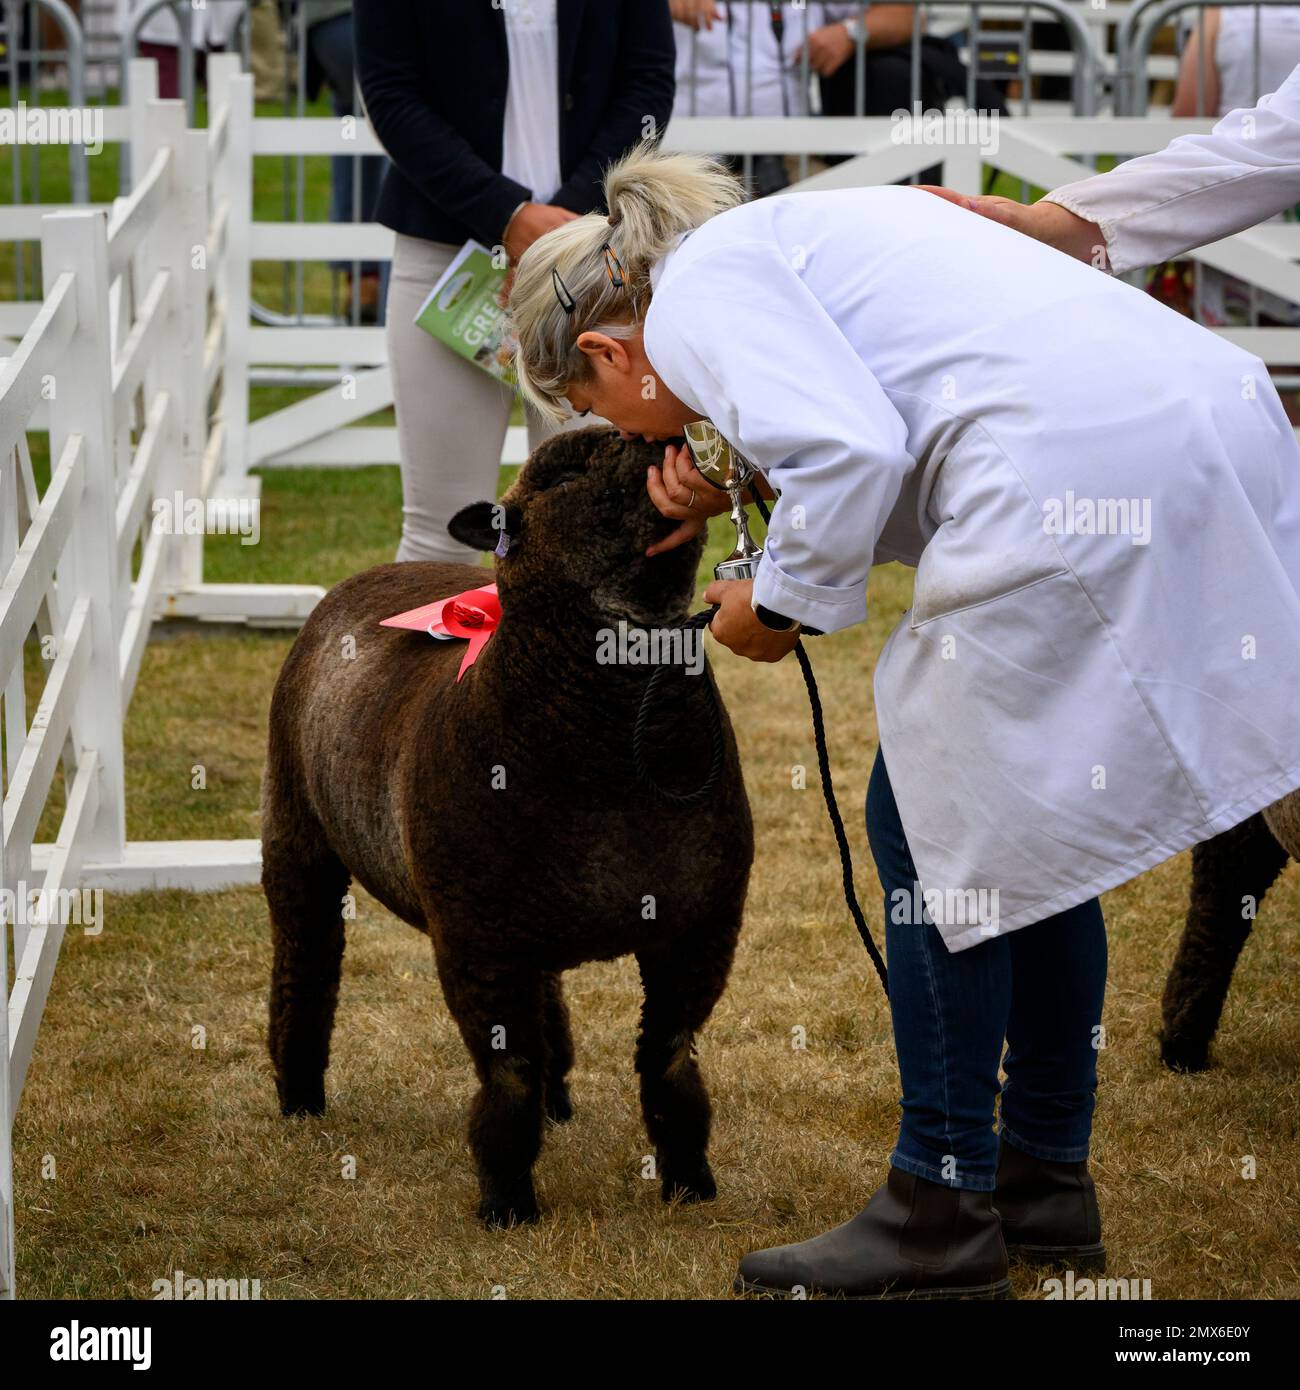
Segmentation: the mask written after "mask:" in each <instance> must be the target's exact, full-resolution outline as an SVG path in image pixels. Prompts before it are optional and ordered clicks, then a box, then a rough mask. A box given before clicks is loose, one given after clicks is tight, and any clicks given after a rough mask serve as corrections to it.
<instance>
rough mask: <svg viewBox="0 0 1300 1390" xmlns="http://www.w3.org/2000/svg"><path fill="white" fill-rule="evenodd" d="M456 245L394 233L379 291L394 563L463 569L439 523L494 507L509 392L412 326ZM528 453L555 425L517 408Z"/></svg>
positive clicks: (455, 545)
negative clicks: (393, 427)
mask: <svg viewBox="0 0 1300 1390" xmlns="http://www.w3.org/2000/svg"><path fill="white" fill-rule="evenodd" d="M459 249H460V248H459V247H456V246H449V245H446V244H444V243H443V242H438V241H426V240H424V239H423V238H421V237H409V236H402V235H400V234H399V235H398V237H397V241H396V245H395V247H394V249H393V271H392V277H391V279H390V281H389V285H388V329H387V331H388V361H389V365H390V367H391V369H392V373H393V404H394V405H395V407H396V409H397V441H398V447H399V449H400V451H401V456H402V541H401V544H400V545H399V546H398V548H397V558H398V559H399V560H450V561H459V562H462V563H467V564H474V563H476V561H477V558H478V557H477V556H476V554H475V553H474V552H473V551H472V550H470V549H468V547H466V546H463V545H461V544H460V543H459V542H457V541H454V540H452V538H451V537H450V536H449V535H448V534H447V523H448V521H450V520H451V518H452V517H453V516H455V515H456V513H457V512H458V511H459V510H460V509H461V508H462V507H465V506H468V505H469V504H470V503H471V502H479V501H482V500H484V499H487V500H489V501H492V500H495V498H496V495H497V480H498V471H497V470H498V466H499V465H500V462H501V446H502V444H503V443H504V442H505V435H506V427H507V426H508V424H509V423H510V407H511V404H512V403H513V401H514V392H513V391H512V390H511V389H510V387H508V386H503V385H502V384H501V383H500V382H499V381H496V380H495V379H494V378H493V377H490V376H489V375H488V374H487V372H485V371H484V370H483V369H482V368H481V367H476V366H474V365H473V363H471V362H468V361H467V360H466V359H465V358H463V357H461V356H459V355H458V354H456V353H455V352H453V351H452V350H451V348H449V347H447V346H445V345H444V344H443V343H440V342H438V341H437V339H435V338H431V337H430V336H429V335H428V334H427V333H426V332H425V331H424V329H422V328H417V327H416V326H415V316H416V314H417V313H419V311H420V305H421V304H423V303H424V301H425V299H426V298H427V296H428V293H429V291H430V290H431V289H432V288H433V286H434V284H435V282H436V281H437V279H438V277H439V276H440V275H441V274H442V273H443V271H444V270H446V268H447V266H448V265H449V264H450V262H451V259H452V257H453V256H455V254H456V252H457V251H458V250H459ZM525 414H526V417H527V422H528V448H529V450H530V451H531V450H533V449H535V448H536V447H537V446H538V444H540V443H541V442H542V440H543V439H546V438H548V437H549V436H550V435H552V434H554V433H556V431H557V428H573V427H576V426H579V425H585V424H589V423H590V421H589V420H575V421H574V422H573V426H570V425H567V424H566V425H565V426H562V427H557V426H555V425H553V424H552V423H551V422H550V421H549V420H547V419H546V418H545V417H544V416H542V415H539V414H538V413H537V412H536V411H535V410H533V409H532V407H531V406H529V407H526V409H525Z"/></svg>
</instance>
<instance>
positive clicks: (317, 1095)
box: [275, 1077, 325, 1116]
mask: <svg viewBox="0 0 1300 1390" xmlns="http://www.w3.org/2000/svg"><path fill="white" fill-rule="evenodd" d="M275 1088H276V1091H277V1092H278V1093H279V1096H280V1114H281V1115H286V1116H287V1115H323V1114H324V1113H325V1078H324V1077H321V1078H320V1080H318V1081H306V1082H301V1081H300V1082H293V1083H285V1082H283V1081H280V1080H278V1079H277V1081H276V1083H275Z"/></svg>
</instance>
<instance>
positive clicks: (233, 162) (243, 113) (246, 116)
mask: <svg viewBox="0 0 1300 1390" xmlns="http://www.w3.org/2000/svg"><path fill="white" fill-rule="evenodd" d="M227 90H228V91H229V93H230V118H229V119H230V129H229V132H228V133H227V136H226V155H225V159H224V160H223V161H222V167H221V170H220V172H219V174H218V177H217V185H216V191H217V195H218V197H220V198H222V199H224V200H225V203H226V207H227V209H228V222H227V230H226V252H225V256H224V266H225V269H224V285H223V289H224V294H225V314H226V354H225V366H224V369H223V380H222V391H221V402H222V405H221V410H222V423H223V425H224V426H225V435H226V440H225V449H226V467H225V472H224V475H223V480H222V481H221V482H220V483H219V484H218V486H219V487H220V488H221V490H222V491H223V492H229V493H233V494H239V493H243V492H246V490H247V489H248V487H249V479H248V358H249V321H248V320H249V302H250V299H251V295H252V285H251V278H252V270H253V266H252V256H251V253H250V247H251V244H252V238H253V79H252V77H251V76H249V75H248V74H247V73H241V74H240V75H239V76H238V77H233V78H232V79H231V80H230V83H229V86H228V89H227Z"/></svg>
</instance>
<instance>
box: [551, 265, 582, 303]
mask: <svg viewBox="0 0 1300 1390" xmlns="http://www.w3.org/2000/svg"><path fill="white" fill-rule="evenodd" d="M551 287H552V288H553V289H554V290H555V297H556V299H558V300H559V301H560V308H561V309H563V310H564V312H565V313H566V314H572V313H573V311H574V310H575V309H576V308H577V307H578V301H577V300H576V299H574V297H573V296H572V295H571V294H570V293H569V287H568V285H566V284H565V283H564V281H563V280H561V279H560V272H559V270H557V269H556V267H555V266H552V267H551Z"/></svg>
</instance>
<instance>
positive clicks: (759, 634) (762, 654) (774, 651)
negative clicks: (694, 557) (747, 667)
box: [704, 579, 799, 661]
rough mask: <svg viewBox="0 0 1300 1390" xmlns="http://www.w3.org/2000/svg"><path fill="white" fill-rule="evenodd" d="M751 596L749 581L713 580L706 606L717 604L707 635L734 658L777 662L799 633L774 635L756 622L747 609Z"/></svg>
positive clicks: (706, 593)
mask: <svg viewBox="0 0 1300 1390" xmlns="http://www.w3.org/2000/svg"><path fill="white" fill-rule="evenodd" d="M753 595H754V581H753V580H752V579H715V580H714V581H713V583H712V584H710V585H709V587H708V588H707V589H705V591H704V602H705V603H716V604H717V605H718V611H717V612H716V613H715V614H714V615H713V621H712V622H711V623H710V624H709V631H710V632H711V633H712V634H713V635H714V637H716V638H717V639H718V641H719V642H721V643H722V645H723V646H724V647H729V648H730V649H731V650H732V651H733V652H735V653H736V655H737V656H743V657H747V658H748V659H749V660H750V661H780V660H781V658H782V657H783V656H786V655H787V654H788V653H790V652H792V651H793V650H794V649H795V645H796V644H797V643H798V641H799V629H798V628H797V627H795V628H791V630H790V631H789V632H773V631H772V629H771V628H770V627H764V626H763V624H762V623H760V622H759V621H758V614H757V613H755V612H754V610H753V608H752V607H751V606H750V605H751V601H752V599H753Z"/></svg>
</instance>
